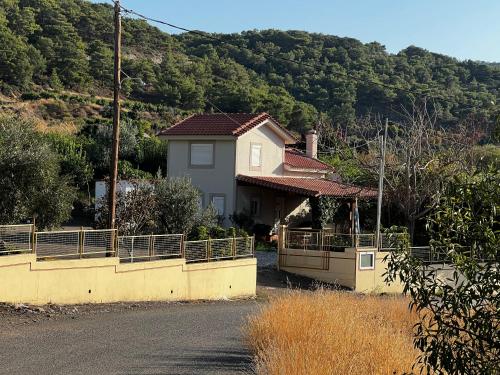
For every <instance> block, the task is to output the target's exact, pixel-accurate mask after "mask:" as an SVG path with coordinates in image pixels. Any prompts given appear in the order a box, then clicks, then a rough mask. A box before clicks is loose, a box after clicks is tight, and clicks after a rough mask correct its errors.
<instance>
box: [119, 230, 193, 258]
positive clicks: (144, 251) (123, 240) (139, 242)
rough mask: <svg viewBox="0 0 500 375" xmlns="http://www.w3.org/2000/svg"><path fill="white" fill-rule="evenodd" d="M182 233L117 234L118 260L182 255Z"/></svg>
mask: <svg viewBox="0 0 500 375" xmlns="http://www.w3.org/2000/svg"><path fill="white" fill-rule="evenodd" d="M183 238H184V236H183V235H182V234H151V235H141V236H118V256H119V258H120V261H123V262H126V261H129V262H134V261H139V260H156V259H164V258H175V257H179V258H180V257H181V256H182V242H183Z"/></svg>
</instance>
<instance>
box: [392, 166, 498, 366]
mask: <svg viewBox="0 0 500 375" xmlns="http://www.w3.org/2000/svg"><path fill="white" fill-rule="evenodd" d="M498 197H500V172H499V171H498V169H494V168H490V169H487V170H486V171H480V172H476V173H475V174H474V175H473V176H469V175H467V174H460V175H458V176H456V177H455V178H454V180H453V182H451V183H450V184H449V185H448V186H447V187H446V188H444V189H443V191H442V192H441V194H439V195H438V196H437V204H436V206H435V208H434V210H433V212H432V215H430V217H429V218H428V229H429V232H430V234H431V246H432V252H431V254H433V255H434V256H433V257H432V258H431V260H437V261H438V262H439V263H441V264H443V265H444V264H446V266H447V267H446V268H451V269H452V270H453V272H452V275H451V276H450V277H447V278H444V277H439V273H440V272H441V270H440V268H441V267H439V265H437V264H433V263H432V262H431V263H430V264H429V263H426V262H423V261H422V260H420V259H419V258H416V257H414V256H412V253H411V251H410V248H409V247H408V244H401V246H400V248H399V249H398V250H397V251H394V252H392V253H390V254H389V256H388V257H387V259H386V260H387V262H388V271H387V274H386V281H387V282H395V281H396V280H401V282H402V283H403V286H404V293H406V294H408V295H409V296H410V298H411V303H410V307H411V308H412V309H414V310H415V311H416V312H417V313H418V315H419V317H420V321H419V322H418V323H417V325H416V330H415V338H414V344H415V347H416V348H418V349H419V350H420V351H421V352H422V354H421V355H420V357H419V359H418V360H419V363H420V364H422V365H424V366H425V367H426V368H427V370H428V371H429V370H430V369H432V371H433V373H437V374H478V375H479V374H497V373H498V369H499V368H500V336H499V335H498V332H500V294H498V287H499V285H500V272H499V270H498V262H499V261H500V251H499V249H500V236H499V234H500V204H499V201H498ZM437 256H439V259H436V258H437Z"/></svg>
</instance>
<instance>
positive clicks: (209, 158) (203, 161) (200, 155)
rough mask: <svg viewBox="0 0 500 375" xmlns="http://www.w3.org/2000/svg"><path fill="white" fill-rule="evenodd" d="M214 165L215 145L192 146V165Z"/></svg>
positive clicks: (201, 144) (194, 144)
mask: <svg viewBox="0 0 500 375" xmlns="http://www.w3.org/2000/svg"><path fill="white" fill-rule="evenodd" d="M213 163H214V145H213V144H212V143H193V144H191V165H212V164H213Z"/></svg>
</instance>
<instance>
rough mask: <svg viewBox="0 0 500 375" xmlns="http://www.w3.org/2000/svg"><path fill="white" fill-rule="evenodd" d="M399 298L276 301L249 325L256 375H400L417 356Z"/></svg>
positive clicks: (410, 319) (329, 296)
mask: <svg viewBox="0 0 500 375" xmlns="http://www.w3.org/2000/svg"><path fill="white" fill-rule="evenodd" d="M415 321H416V315H414V314H412V313H410V312H409V311H408V301H407V300H405V299H403V298H401V297H377V296H359V295H354V294H350V293H342V292H329V291H319V292H314V293H304V292H302V293H301V292H292V293H290V294H288V295H285V296H282V297H278V298H276V299H275V300H273V301H272V302H271V303H270V304H268V305H266V306H265V307H263V308H262V310H261V311H260V313H258V314H257V315H255V316H252V317H251V318H250V319H249V322H248V325H247V327H246V329H245V331H246V332H245V333H246V338H247V340H248V344H249V345H250V347H251V349H252V350H253V351H254V353H255V356H256V370H257V373H258V374H270V375H274V374H276V375H278V374H279V375H291V374H315V375H321V374H328V375H331V374H342V375H347V374H360V375H361V374H363V375H367V374H403V373H411V372H412V365H413V363H414V361H415V358H416V356H417V355H418V353H417V351H416V350H415V349H414V348H413V345H412V327H413V324H414V323H415Z"/></svg>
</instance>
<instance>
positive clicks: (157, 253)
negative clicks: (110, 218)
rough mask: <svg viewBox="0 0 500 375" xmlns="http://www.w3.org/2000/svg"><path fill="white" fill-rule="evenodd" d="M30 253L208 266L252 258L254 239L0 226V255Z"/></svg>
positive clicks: (43, 256) (48, 256) (46, 257)
mask: <svg viewBox="0 0 500 375" xmlns="http://www.w3.org/2000/svg"><path fill="white" fill-rule="evenodd" d="M20 253H34V254H36V257H37V259H38V260H50V259H80V258H97V257H105V256H110V257H111V256H113V257H118V258H119V259H120V261H121V262H135V261H141V260H142V261H145V260H146V261H147V260H157V259H165V258H174V257H178V258H182V257H184V258H186V261H187V262H202V261H206V262H210V261H216V260H223V259H236V258H242V257H250V256H253V255H254V237H231V238H221V239H208V240H203V241H184V235H182V234H151V235H139V236H119V235H118V232H117V230H116V229H113V230H112V229H99V230H83V229H82V230H75V231H47V232H34V227H33V225H3V226H0V255H10V254H20Z"/></svg>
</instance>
